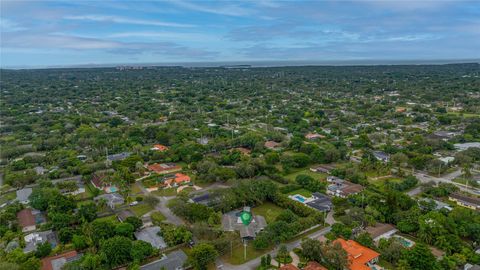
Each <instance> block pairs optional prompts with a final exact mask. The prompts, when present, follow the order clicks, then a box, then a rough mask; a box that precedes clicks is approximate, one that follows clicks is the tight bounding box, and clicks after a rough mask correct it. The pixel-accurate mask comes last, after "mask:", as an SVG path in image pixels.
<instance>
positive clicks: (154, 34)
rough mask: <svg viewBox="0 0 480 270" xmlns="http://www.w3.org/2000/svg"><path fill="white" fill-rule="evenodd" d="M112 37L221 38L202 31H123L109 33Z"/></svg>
mask: <svg viewBox="0 0 480 270" xmlns="http://www.w3.org/2000/svg"><path fill="white" fill-rule="evenodd" d="M108 37H110V38H129V37H142V38H151V39H166V40H182V41H197V42H203V41H213V40H219V39H220V38H218V37H215V36H212V35H208V34H201V33H179V32H149V31H146V32H145V31H139V32H121V33H113V34H110V35H108Z"/></svg>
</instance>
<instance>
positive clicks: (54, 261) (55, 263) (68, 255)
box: [40, 250, 81, 270]
mask: <svg viewBox="0 0 480 270" xmlns="http://www.w3.org/2000/svg"><path fill="white" fill-rule="evenodd" d="M80 258H81V254H78V253H77V252H76V251H75V250H72V251H69V252H65V253H62V254H59V255H56V256H50V257H46V258H44V259H42V268H40V269H41V270H61V269H62V267H63V266H64V265H65V264H66V263H69V262H73V261H76V260H79V259H80Z"/></svg>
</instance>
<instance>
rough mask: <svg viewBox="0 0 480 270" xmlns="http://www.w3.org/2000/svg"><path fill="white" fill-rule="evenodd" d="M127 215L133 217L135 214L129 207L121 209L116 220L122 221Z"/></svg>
mask: <svg viewBox="0 0 480 270" xmlns="http://www.w3.org/2000/svg"><path fill="white" fill-rule="evenodd" d="M129 217H135V214H134V213H133V212H132V210H130V209H126V210H122V211H120V212H119V213H118V214H117V218H118V221H120V222H124V221H125V220H126V219H127V218H129Z"/></svg>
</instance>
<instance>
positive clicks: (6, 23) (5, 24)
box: [0, 18, 27, 32]
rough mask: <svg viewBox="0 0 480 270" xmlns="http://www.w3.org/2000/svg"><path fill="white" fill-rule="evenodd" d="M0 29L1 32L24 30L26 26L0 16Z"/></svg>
mask: <svg viewBox="0 0 480 270" xmlns="http://www.w3.org/2000/svg"><path fill="white" fill-rule="evenodd" d="M0 29H1V31H2V32H16V31H23V30H26V29H27V28H25V27H22V26H20V25H19V24H18V23H16V22H13V21H11V20H9V19H4V18H0Z"/></svg>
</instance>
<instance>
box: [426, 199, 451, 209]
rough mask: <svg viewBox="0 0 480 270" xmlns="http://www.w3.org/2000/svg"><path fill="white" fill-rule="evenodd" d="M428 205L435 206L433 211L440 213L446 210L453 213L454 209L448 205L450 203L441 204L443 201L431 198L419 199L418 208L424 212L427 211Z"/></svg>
mask: <svg viewBox="0 0 480 270" xmlns="http://www.w3.org/2000/svg"><path fill="white" fill-rule="evenodd" d="M428 204H431V205H432V206H433V209H435V210H437V211H439V210H442V209H446V210H448V211H452V210H453V208H452V207H451V206H450V205H449V204H448V203H444V202H441V201H438V200H434V199H430V198H422V199H419V200H418V206H419V207H420V208H421V209H422V210H426V208H428V207H426V205H428Z"/></svg>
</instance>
